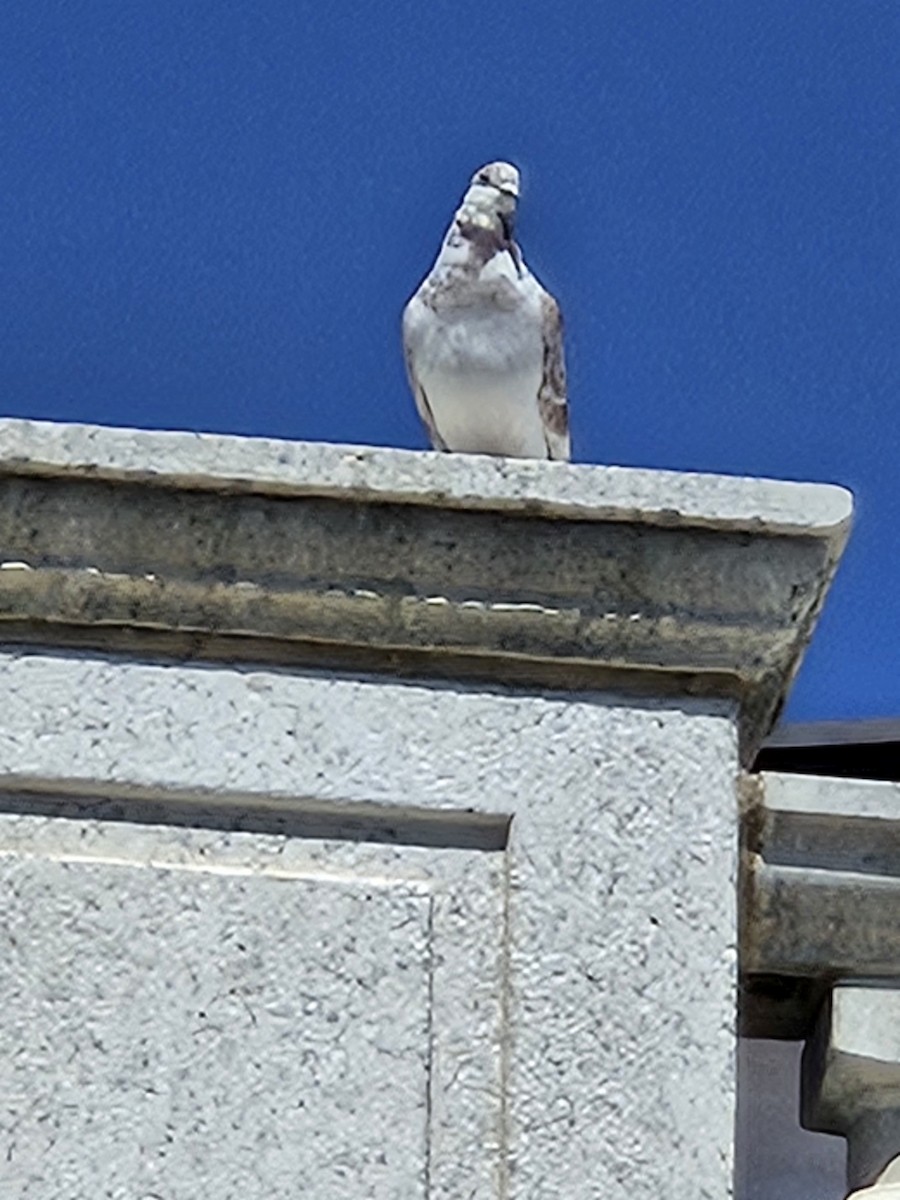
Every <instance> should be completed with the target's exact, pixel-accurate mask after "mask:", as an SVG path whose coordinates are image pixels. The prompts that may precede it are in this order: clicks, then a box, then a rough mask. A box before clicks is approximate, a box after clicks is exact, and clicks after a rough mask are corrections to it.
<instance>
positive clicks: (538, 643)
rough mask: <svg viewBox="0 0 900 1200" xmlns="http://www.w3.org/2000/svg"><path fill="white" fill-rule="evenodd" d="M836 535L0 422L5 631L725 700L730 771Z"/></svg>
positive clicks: (385, 459)
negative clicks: (730, 712)
mask: <svg viewBox="0 0 900 1200" xmlns="http://www.w3.org/2000/svg"><path fill="white" fill-rule="evenodd" d="M850 514H851V498H850V495H849V493H848V492H846V491H845V490H843V489H841V488H837V487H832V486H827V485H813V484H796V483H780V482H773V481H767V480H757V479H752V480H745V479H737V478H727V477H719V476H709V475H689V474H676V473H673V472H656V471H638V470H628V469H624V468H608V467H586V466H570V465H568V464H562V463H549V464H548V463H537V462H521V461H518V462H516V461H511V460H502V459H490V458H483V457H479V456H468V455H453V456H448V455H440V454H434V453H417V452H411V451H402V450H381V449H372V448H367V447H347V446H330V445H323V444H305V443H291V442H278V441H272V440H268V439H256V438H237V437H224V436H218V435H209V434H189V433H152V432H142V431H136V430H125V429H102V428H96V427H89V426H72V425H56V424H52V423H45V422H28V421H11V420H8V421H2V422H0V544H2V546H3V547H4V552H3V555H4V561H3V562H2V563H0V567H2V569H0V629H2V630H3V631H4V633H3V637H4V639H5V640H7V641H26V642H35V643H39V644H47V643H51V644H53V643H58V644H68V645H71V644H85V645H98V646H100V647H105V648H115V646H116V644H117V642H121V641H122V639H125V641H127V642H128V645H129V647H130V649H131V650H132V651H133V650H134V648H135V645H136V642H135V639H138V642H139V644H140V645H143V646H144V648H145V650H146V652H147V653H153V652H159V653H163V654H167V653H169V654H175V655H176V656H179V655H182V654H184V653H186V652H187V651H186V650H185V647H184V642H183V639H184V638H188V639H190V648H189V653H190V654H191V656H193V657H215V656H216V655H217V654H222V653H224V654H226V655H227V656H228V657H236V658H243V659H246V660H254V659H255V658H257V657H258V656H259V655H260V653H261V652H262V651H263V649H264V648H265V652H264V654H263V657H264V658H265V659H266V660H267V661H272V660H273V659H274V660H275V661H279V660H281V661H284V662H286V663H287V662H294V661H301V660H304V659H305V658H307V657H308V658H309V659H311V660H312V661H315V662H316V663H317V664H318V665H322V664H325V665H328V664H329V663H330V662H331V663H333V664H334V665H336V666H342V667H349V668H351V669H352V668H354V667H357V668H360V669H375V670H379V669H393V670H400V671H407V672H408V673H414V674H437V675H474V676H480V677H483V678H488V679H490V680H494V681H497V682H504V683H514V684H517V685H540V686H560V687H573V686H574V687H584V688H592V687H593V688H596V687H613V688H617V689H624V690H628V689H632V688H633V689H635V690H638V691H643V692H645V693H646V692H650V693H654V694H666V695H679V694H703V695H721V696H727V697H729V698H732V699H734V700H736V701H738V703H739V704H740V705H741V711H742V718H743V720H742V729H743V733H744V740H745V746H746V752H747V753H748V754H749V753H751V752H752V750H753V749H754V748H755V746H756V745H757V744H758V742H759V740H760V738H761V737H762V736H763V735H764V734H765V732H766V731H767V730H768V728H769V726H770V725H771V723H772V720H773V717H774V714H775V712H776V710H777V708H778V706H779V704H780V702H781V700H782V699H783V697H784V694H785V691H786V688H787V686H788V683H789V681H790V679H791V677H792V675H793V672H794V670H795V669H796V666H797V663H798V662H799V658H800V655H801V654H802V651H803V649H804V647H805V645H806V642H807V640H808V638H809V636H810V633H811V631H812V627H813V624H814V622H815V618H816V616H817V615H818V611H819V608H820V606H821V604H822V601H823V599H824V596H825V593H826V591H827V587H828V584H829V582H830V579H831V576H832V574H833V572H834V569H835V567H836V564H837V561H838V558H839V556H840V553H841V550H842V548H843V544H844V541H845V539H846V536H847V532H848V529H849V522H850ZM179 639H181V641H179ZM179 647H180V648H179Z"/></svg>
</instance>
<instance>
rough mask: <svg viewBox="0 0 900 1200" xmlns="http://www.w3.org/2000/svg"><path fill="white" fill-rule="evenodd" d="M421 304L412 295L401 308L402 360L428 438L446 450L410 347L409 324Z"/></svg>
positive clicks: (436, 445) (435, 445)
mask: <svg viewBox="0 0 900 1200" xmlns="http://www.w3.org/2000/svg"><path fill="white" fill-rule="evenodd" d="M417 304H421V301H420V300H419V298H418V296H413V298H412V300H410V302H409V304H407V306H406V308H405V309H404V310H403V360H404V362H405V363H406V377H407V379H408V380H409V387H410V391H411V392H412V394H413V400H415V402H416V409H417V410H418V413H419V416H420V417H421V418H422V424H423V425H424V426H425V429H426V431H427V433H428V440H429V441H430V442H431V444H432V446H433V447H434V448H435V450H447V443H446V442H445V441H444V439H443V438H442V437H441V435H440V433H438V427H437V424H436V422H435V419H434V413H433V412H432V411H431V405H430V404H429V403H428V397H427V396H426V395H425V389H424V388H423V387H422V384H421V383H420V381H419V377H418V376H417V374H416V366H415V361H414V357H413V352H412V347H411V345H410V336H409V331H410V325H411V324H412V323H413V321H415V319H416V318H415V311H414V309H415V306H416V305H417Z"/></svg>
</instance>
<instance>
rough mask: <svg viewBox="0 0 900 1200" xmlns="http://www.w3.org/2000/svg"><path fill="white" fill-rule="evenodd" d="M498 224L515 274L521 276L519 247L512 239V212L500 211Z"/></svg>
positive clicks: (513, 220) (513, 215)
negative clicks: (501, 227)
mask: <svg viewBox="0 0 900 1200" xmlns="http://www.w3.org/2000/svg"><path fill="white" fill-rule="evenodd" d="M500 224H501V225H502V226H503V236H504V238H505V239H506V249H507V250H508V251H509V256H510V258H511V259H512V260H513V263H514V265H515V268H516V274H517V275H518V277H519V278H520V279H521V278H522V260H521V259H520V258H519V247H518V246H517V245H516V243H515V242H514V241H513V226H514V225H515V214H514V213H501V214H500Z"/></svg>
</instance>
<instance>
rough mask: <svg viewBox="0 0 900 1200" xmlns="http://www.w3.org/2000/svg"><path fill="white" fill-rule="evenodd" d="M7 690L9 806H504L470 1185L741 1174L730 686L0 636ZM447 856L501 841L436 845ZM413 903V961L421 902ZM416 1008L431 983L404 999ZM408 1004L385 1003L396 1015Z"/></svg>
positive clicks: (602, 1188) (399, 810)
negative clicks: (481, 1170) (414, 676)
mask: <svg viewBox="0 0 900 1200" xmlns="http://www.w3.org/2000/svg"><path fill="white" fill-rule="evenodd" d="M0 685H2V687H3V689H4V694H5V696H6V706H7V720H6V721H5V723H4V728H3V730H2V731H0V769H2V771H3V775H4V787H5V788H6V790H7V793H8V795H7V807H15V806H16V805H19V806H20V807H22V806H23V805H24V804H25V801H26V800H27V798H28V797H27V796H25V797H24V798H23V790H24V791H27V792H29V793H30V794H31V797H32V799H34V797H35V796H36V795H37V796H38V797H42V798H43V800H44V801H45V802H46V801H47V799H48V798H49V799H50V800H52V799H53V798H54V797H70V798H71V797H72V796H73V795H80V796H81V804H82V810H81V811H82V815H83V816H88V815H90V812H91V804H92V797H94V798H96V797H98V796H99V797H103V798H105V800H106V801H107V802H108V800H109V798H110V797H118V798H119V799H120V800H121V803H122V811H123V814H125V815H127V812H128V805H129V804H132V803H138V802H139V801H140V798H141V797H147V796H156V797H166V796H168V797H169V801H170V803H171V805H172V806H173V809H175V808H177V809H179V811H181V812H184V811H186V810H188V809H189V806H190V804H191V803H194V802H197V803H205V804H208V803H209V801H210V794H211V792H213V793H215V795H216V802H217V803H221V805H222V806H223V807H224V808H228V807H229V805H230V806H231V807H230V811H231V812H232V813H233V814H238V813H239V811H240V808H241V805H242V804H244V805H246V804H247V802H248V800H252V799H253V798H254V797H260V796H265V797H266V798H267V799H268V801H270V802H271V803H272V805H274V806H275V807H276V808H277V809H281V810H286V809H293V810H300V809H304V808H305V809H307V810H309V811H314V810H316V808H317V806H319V807H320V808H321V806H322V805H323V804H327V805H331V806H333V807H336V808H338V809H341V810H343V811H346V812H351V811H352V810H354V809H355V808H356V806H360V805H363V806H375V807H380V808H382V809H383V810H384V811H385V812H389V813H390V814H391V815H392V822H393V824H394V836H395V838H396V839H397V840H398V842H401V843H402V842H403V841H404V840H406V841H409V840H413V841H414V840H415V827H416V826H415V822H414V821H413V820H412V815H414V814H415V812H416V810H419V811H422V810H426V811H427V810H431V811H432V812H433V813H434V814H436V819H437V821H438V824H440V820H441V819H446V820H447V821H449V820H450V817H449V815H448V816H447V817H446V818H443V817H442V814H452V813H456V814H457V819H458V814H459V813H460V812H462V813H465V812H466V810H468V809H475V810H476V812H481V813H493V814H506V815H508V816H509V817H510V818H511V820H510V824H509V834H508V845H507V850H506V853H505V856H504V857H505V860H506V865H505V868H504V879H505V883H504V885H503V889H502V891H503V915H502V917H501V916H496V917H495V922H496V944H497V946H498V947H499V949H500V952H501V955H502V961H503V962H504V964H505V966H504V968H503V971H502V985H501V984H497V985H496V986H492V991H493V994H494V996H495V997H496V998H499V1002H500V1005H501V1009H502V1013H503V1025H502V1038H501V1055H500V1062H499V1068H498V1069H499V1070H500V1072H501V1075H500V1078H501V1080H502V1086H501V1087H499V1088H498V1089H496V1091H494V1092H491V1091H490V1089H489V1088H484V1085H483V1084H482V1085H481V1086H482V1087H483V1088H484V1091H483V1094H489V1095H492V1096H493V1097H494V1103H493V1111H494V1116H495V1121H496V1128H497V1129H498V1130H499V1131H500V1141H501V1157H502V1161H503V1163H504V1164H505V1170H504V1174H503V1175H502V1177H501V1178H499V1180H498V1179H494V1180H492V1182H491V1183H489V1184H488V1183H484V1182H476V1184H475V1185H474V1186H473V1187H471V1188H470V1189H469V1190H470V1192H471V1194H472V1195H473V1196H477V1197H481V1196H485V1197H487V1196H494V1195H496V1196H506V1197H509V1198H510V1200H532V1198H533V1197H535V1196H541V1197H548V1198H555V1197H558V1198H560V1200H562V1198H564V1197H565V1198H566V1200H573V1198H577V1197H585V1198H587V1197H592V1196H595V1195H598V1194H604V1195H611V1196H621V1197H623V1198H624V1197H626V1196H628V1197H629V1198H636V1197H640V1198H644V1197H646V1198H647V1200H650V1198H651V1197H653V1198H654V1200H656V1198H657V1197H658V1196H659V1195H661V1194H665V1195H667V1196H669V1197H672V1198H673V1200H682V1198H683V1200H696V1198H697V1197H698V1196H699V1197H710V1198H713V1197H715V1198H716V1200H721V1197H723V1196H726V1195H727V1194H728V1193H729V1189H730V1185H731V1166H730V1159H731V1145H732V1137H733V1120H734V1106H733V1096H734V1081H733V1043H734V1033H733V1027H734V975H735V966H736V964H735V957H736V954H735V912H734V908H735V900H734V875H735V860H736V847H735V842H736V800H735V774H736V771H737V746H736V735H735V726H734V711H733V709H732V708H731V707H730V706H728V705H726V704H724V703H721V702H719V703H714V702H701V701H684V702H680V703H676V702H667V703H646V704H636V703H633V702H629V701H625V700H623V699H621V698H619V697H616V696H613V695H601V694H597V695H587V696H581V697H579V698H578V699H572V698H571V697H568V696H561V695H556V694H553V693H543V694H542V693H531V694H528V693H517V694H514V693H506V692H503V691H501V690H494V691H489V690H481V691H479V690H475V689H470V688H466V687H463V686H455V687H450V686H437V685H435V686H427V685H424V684H413V683H391V682H387V681H385V680H384V679H380V680H377V679H372V678H360V677H338V676H333V675H327V674H318V673H313V672H308V673H302V674H300V673H298V674H289V673H285V672H278V671H263V670H240V669H225V668H214V667H203V666H188V665H178V666H175V665H172V666H164V665H151V664H139V663H127V662H121V661H114V660H105V659H101V658H96V657H78V656H65V655H53V654H44V653H6V654H3V655H2V656H0ZM69 811H71V810H69ZM407 815H409V817H410V820H409V821H408V822H407V820H406V817H407ZM447 853H453V854H467V856H470V857H475V858H479V857H481V856H483V855H484V853H485V852H484V851H480V850H477V849H475V850H472V851H471V852H463V851H456V850H454V851H450V850H440V849H438V848H436V847H434V846H432V848H431V849H429V850H428V854H430V855H431V856H432V857H433V858H435V859H440V858H441V856H442V855H444V854H447ZM404 903H405V902H404ZM452 910H453V905H452V904H450V906H449V910H448V911H449V912H450V914H451V915H452ZM352 911H353V905H352V902H351V904H350V907H349V908H348V909H347V910H346V912H347V914H348V917H349V914H350V913H351V912H352ZM411 921H412V923H411V927H410V938H411V942H410V953H411V955H412V959H413V961H414V962H415V961H416V960H417V956H419V955H420V950H419V949H417V947H418V946H419V945H420V933H419V932H417V930H420V917H419V915H418V912H417V909H416V906H415V905H413V908H412V910H411ZM341 925H342V927H343V928H346V926H347V922H346V921H343V920H342V921H341ZM451 925H452V921H451ZM462 940H463V941H465V938H463V939H462ZM396 945H397V943H396V942H395V940H394V938H393V935H392V937H391V939H389V942H388V948H389V947H391V946H396ZM398 952H399V951H398ZM392 953H393V951H390V953H389V952H388V950H387V949H386V951H385V954H386V956H387V959H388V960H390V957H391V954H392ZM351 957H352V956H351ZM410 986H413V987H415V986H417V985H410ZM348 987H349V992H348V995H349V996H351V997H352V995H353V994H354V993H353V988H352V987H350V985H349V984H348ZM463 990H466V989H465V988H463ZM419 1013H420V1008H419V1007H418V999H417V998H415V999H414V1001H413V1003H412V1004H411V1017H410V1019H411V1020H413V1021H418V1020H419V1019H420V1016H419ZM235 1014H236V1015H237V1009H235ZM153 1019H154V1017H153V1014H152V1013H150V1014H148V1020H150V1021H151V1022H152V1021H153ZM395 1020H396V1014H395V1010H394V1008H393V1007H392V1006H390V1005H389V1006H388V1007H387V1008H386V1009H385V1010H384V1021H385V1022H388V1023H391V1022H393V1021H395ZM404 1028H406V1025H405V1023H404V1022H403V1021H401V1023H400V1031H402V1030H403V1029H404ZM459 1036H460V1037H461V1038H462V1044H464V1043H465V1038H464V1036H463V1032H462V1029H461V1027H460V1031H459ZM485 1037H486V1035H485V1034H484V1033H481V1034H479V1033H477V1032H476V1033H475V1034H473V1038H472V1044H473V1046H476V1045H478V1044H479V1043H481V1044H483V1043H484V1040H485ZM414 1062H415V1059H414V1058H413V1059H411V1060H410V1064H411V1065H409V1068H408V1069H409V1070H410V1071H411V1072H415V1070H416V1069H417V1068H416V1067H415V1065H414ZM417 1128H418V1126H417ZM460 1153H462V1154H463V1155H464V1156H465V1154H466V1153H467V1152H466V1151H465V1150H464V1149H463V1148H461V1149H460ZM475 1153H476V1147H474V1146H470V1148H469V1151H468V1154H470V1155H471V1154H475ZM411 1169H413V1170H415V1169H417V1168H411ZM410 1186H411V1184H410V1182H409V1180H408V1179H405V1180H401V1181H400V1182H399V1183H398V1191H397V1193H396V1194H398V1195H405V1194H409V1193H408V1191H404V1190H403V1189H404V1188H406V1189H408V1188H409V1187H410ZM251 1194H252V1193H251ZM260 1194H263V1193H260ZM348 1194H353V1193H352V1192H350V1193H348ZM356 1194H359V1195H365V1194H368V1193H366V1192H360V1193H356ZM413 1194H414V1193H413ZM462 1194H464V1195H468V1193H466V1192H463V1193H462Z"/></svg>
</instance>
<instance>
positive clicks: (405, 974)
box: [0, 815, 503, 1200]
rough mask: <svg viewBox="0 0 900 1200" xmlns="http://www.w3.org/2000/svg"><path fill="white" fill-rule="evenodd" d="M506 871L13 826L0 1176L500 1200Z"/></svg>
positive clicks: (162, 1189)
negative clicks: (499, 1110)
mask: <svg viewBox="0 0 900 1200" xmlns="http://www.w3.org/2000/svg"><path fill="white" fill-rule="evenodd" d="M497 859H498V856H497V855H490V854H480V855H469V854H462V853H460V852H458V851H452V850H451V851H446V852H442V854H441V855H440V856H434V855H432V854H429V852H427V851H425V850H421V849H419V848H417V847H402V848H393V847H391V848H387V847H369V846H361V845H352V844H349V845H348V844H342V843H339V842H338V843H327V842H322V841H320V840H315V839H309V840H305V839H304V840H303V841H300V840H292V839H286V838H280V837H270V836H265V835H262V836H260V835H248V834H239V833H220V832H211V831H197V830H184V829H183V830H171V829H166V828H148V827H136V826H133V825H128V824H109V823H105V822H99V821H90V822H82V821H62V820H56V819H53V818H36V817H33V816H14V815H4V816H2V817H0V878H2V881H3V889H4V895H5V897H6V903H5V909H4V923H3V943H4V956H5V962H6V966H5V968H4V971H3V972H2V973H0V999H2V1005H3V1012H4V1014H6V1016H5V1018H4V1020H3V1021H2V1022H0V1087H2V1092H3V1095H4V1097H5V1099H6V1103H5V1104H4V1106H3V1109H2V1116H0V1138H2V1147H3V1149H2V1152H0V1184H2V1185H3V1187H4V1189H9V1194H11V1195H12V1194H14V1195H16V1196H22V1197H23V1198H25V1197H27V1198H29V1200H32V1198H34V1200H44V1198H46V1200H50V1198H51V1197H52V1198H54V1200H55V1198H58V1197H61V1196H67V1197H68V1196H71V1197H81V1196H84V1197H88V1196H90V1197H93V1196H106V1195H109V1196H120V1195H121V1196H122V1197H126V1196H127V1197H132V1196H141V1197H143V1196H145V1195H146V1196H153V1195H157V1194H158V1195H164V1196H167V1197H173V1198H174V1200H181V1198H183V1200H191V1198H193V1197H196V1196H198V1195H207V1194H215V1195H219V1196H222V1197H235V1198H237V1197H256V1196H259V1197H284V1198H285V1200H287V1198H288V1197H295V1196H297V1195H310V1196H315V1197H322V1198H323V1200H343V1198H345V1197H347V1196H360V1197H362V1196H372V1197H385V1198H388V1197H391V1198H392V1197H419V1196H422V1197H424V1196H428V1197H435V1198H437V1197H441V1198H446V1200H450V1197H458V1196H459V1195H467V1194H478V1195H484V1196H487V1195H493V1194H494V1193H495V1188H496V1186H497V1181H498V1179H499V1177H500V1175H501V1169H502V1164H501V1159H500V1131H499V1128H498V1113H497V1103H496V1097H497V1091H498V1086H499V1061H500V1053H499V1045H500V1004H499V993H500V987H499V984H500V962H501V942H500V939H498V936H497V933H498V927H499V925H500V915H501V913H502V895H501V881H502V878H503V872H502V869H501V867H500V864H499V863H498V862H497ZM4 1194H6V1191H5V1190H4Z"/></svg>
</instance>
